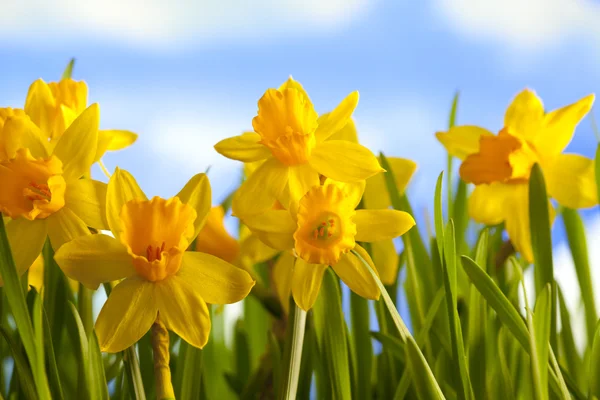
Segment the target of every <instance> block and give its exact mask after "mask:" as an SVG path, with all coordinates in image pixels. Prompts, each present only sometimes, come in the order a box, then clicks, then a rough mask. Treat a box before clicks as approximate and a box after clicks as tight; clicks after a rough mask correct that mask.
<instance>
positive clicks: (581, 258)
mask: <svg viewBox="0 0 600 400" xmlns="http://www.w3.org/2000/svg"><path fill="white" fill-rule="evenodd" d="M562 218H563V221H564V223H565V231H566V233H567V240H568V242H569V248H570V249H571V255H572V256H573V263H574V264H575V272H576V273H577V280H578V281H579V288H580V289H581V298H582V300H583V305H584V307H585V322H586V327H587V339H588V343H592V341H593V340H594V331H595V329H596V321H597V320H598V314H597V311H596V302H595V301H594V289H593V287H592V278H591V273H590V263H589V260H588V249H587V242H586V235H585V228H584V226H583V221H582V220H581V217H580V216H579V213H578V212H577V211H575V210H572V209H570V208H565V209H563V212H562ZM563 326H564V325H563Z"/></svg>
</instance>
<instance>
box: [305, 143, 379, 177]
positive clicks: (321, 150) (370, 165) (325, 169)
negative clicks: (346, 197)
mask: <svg viewBox="0 0 600 400" xmlns="http://www.w3.org/2000/svg"><path fill="white" fill-rule="evenodd" d="M309 163H310V165H311V166H312V167H313V168H314V169H315V170H317V172H319V173H320V174H321V175H324V176H326V177H328V178H331V179H334V180H336V181H340V182H356V181H361V180H365V179H367V178H370V177H371V176H373V175H375V174H377V173H379V172H383V171H384V169H383V168H381V165H379V161H377V158H376V157H375V156H374V155H373V153H371V151H370V150H369V149H367V148H366V147H363V146H361V145H360V144H357V143H352V142H348V141H346V140H328V141H326V142H323V143H319V144H317V146H316V147H315V148H314V150H313V152H312V154H311V157H310V159H309Z"/></svg>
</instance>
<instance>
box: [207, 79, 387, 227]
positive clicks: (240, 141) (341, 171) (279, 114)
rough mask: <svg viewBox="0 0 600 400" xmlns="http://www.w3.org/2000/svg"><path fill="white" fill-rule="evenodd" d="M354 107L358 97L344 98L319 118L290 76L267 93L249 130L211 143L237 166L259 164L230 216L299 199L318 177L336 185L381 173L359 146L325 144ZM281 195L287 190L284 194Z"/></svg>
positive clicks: (252, 212)
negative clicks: (250, 163)
mask: <svg viewBox="0 0 600 400" xmlns="http://www.w3.org/2000/svg"><path fill="white" fill-rule="evenodd" d="M357 103H358V93H357V92H353V93H351V94H350V95H348V97H346V98H345V99H344V100H343V101H342V102H341V103H340V104H339V105H338V106H337V108H336V109H335V110H334V111H332V112H331V113H329V114H327V115H326V116H325V117H323V116H321V117H319V116H318V115H317V113H316V112H315V110H314V107H313V105H312V103H311V101H310V98H309V97H308V95H307V94H306V92H305V91H304V89H303V88H302V86H301V85H300V84H299V83H298V82H296V81H294V80H293V79H292V78H290V79H289V80H288V81H287V82H285V83H284V84H283V85H282V86H281V87H280V88H279V89H269V90H267V92H266V93H265V94H264V95H263V97H262V98H261V99H260V100H259V101H258V115H257V116H256V117H254V119H253V120H252V126H253V128H254V132H252V133H249V132H247V133H245V134H243V135H241V136H236V137H232V138H229V139H225V140H223V141H221V142H219V143H217V144H216V145H215V149H216V150H217V151H218V152H219V153H221V154H222V155H224V156H226V157H228V158H231V159H234V160H239V161H243V162H253V161H260V160H265V161H264V162H263V163H262V164H261V165H260V166H259V167H258V168H257V169H256V171H255V172H254V173H252V174H251V175H250V177H249V178H248V180H246V182H244V183H243V184H242V186H241V187H240V189H239V190H238V191H237V193H236V195H235V196H234V198H233V203H232V208H233V212H234V214H235V215H237V216H240V217H241V218H244V217H245V216H250V215H255V214H259V213H261V212H263V211H266V210H268V209H270V208H271V207H272V206H273V203H274V202H275V200H280V201H281V203H282V204H283V205H284V206H286V207H287V206H288V204H286V200H283V199H289V198H292V197H299V196H300V195H302V194H304V193H306V191H307V190H308V189H309V188H310V187H312V186H315V185H318V184H319V174H321V175H324V176H327V177H329V178H332V179H336V180H338V181H342V182H357V181H361V180H364V179H366V178H368V177H370V176H373V175H375V174H377V173H379V172H381V171H383V169H382V168H381V166H380V165H379V162H378V161H377V159H376V158H375V156H374V155H373V154H372V153H371V152H370V151H369V150H368V149H366V148H365V147H363V146H361V145H359V144H357V143H353V142H350V141H347V140H327V139H328V138H329V137H330V136H331V135H332V134H334V133H336V132H337V131H339V130H340V129H341V128H343V127H344V126H345V125H346V124H347V122H348V120H349V119H350V116H351V115H352V113H353V111H354V109H355V108H356V105H357ZM284 192H287V194H285V193H284Z"/></svg>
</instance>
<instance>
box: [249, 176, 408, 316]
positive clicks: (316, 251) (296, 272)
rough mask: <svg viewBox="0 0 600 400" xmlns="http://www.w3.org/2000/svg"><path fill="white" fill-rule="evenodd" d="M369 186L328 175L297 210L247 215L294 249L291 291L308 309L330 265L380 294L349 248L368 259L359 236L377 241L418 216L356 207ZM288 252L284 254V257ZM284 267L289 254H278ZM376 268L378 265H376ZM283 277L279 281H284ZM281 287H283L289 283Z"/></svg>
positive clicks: (266, 235) (358, 288)
mask: <svg viewBox="0 0 600 400" xmlns="http://www.w3.org/2000/svg"><path fill="white" fill-rule="evenodd" d="M364 189H365V183H364V182H356V183H341V182H335V181H332V180H330V179H327V180H326V181H325V183H324V185H322V186H320V185H318V186H313V187H312V188H310V189H309V190H308V191H307V193H306V194H305V195H303V196H302V197H301V198H300V200H299V201H298V200H297V199H292V201H294V202H298V207H297V213H294V212H290V211H287V210H268V211H266V212H264V213H262V214H260V215H256V216H253V217H250V218H248V219H247V221H246V223H247V225H248V227H249V228H250V229H251V230H252V231H253V232H254V233H256V234H257V235H258V237H259V238H260V239H261V240H262V241H264V242H265V243H266V244H268V245H269V246H271V247H273V248H275V249H278V250H282V251H291V250H293V251H294V253H295V255H296V256H297V258H296V260H295V262H294V265H293V275H292V277H291V282H290V286H291V291H292V295H293V296H294V300H295V301H296V304H298V306H299V307H301V308H302V309H304V310H308V309H310V308H311V307H312V306H313V304H314V302H315V300H316V298H317V295H318V294H319V288H320V286H321V280H322V278H323V273H324V272H325V269H326V268H327V266H331V267H332V268H333V269H334V271H335V272H336V273H337V275H338V276H339V277H340V278H341V279H342V280H343V281H344V282H345V283H346V284H347V285H348V287H350V289H351V290H353V291H354V292H355V293H357V294H359V295H360V296H363V297H365V298H368V299H377V298H379V294H380V293H379V289H378V287H377V284H376V283H375V281H374V280H373V277H372V276H371V274H370V273H369V272H368V270H367V269H366V268H365V266H364V265H362V262H361V261H360V260H359V259H358V258H357V257H356V256H355V255H354V254H353V253H351V252H350V251H351V250H354V251H357V252H358V253H359V254H361V256H362V257H363V258H364V259H365V260H367V261H368V262H369V263H370V264H373V262H372V260H371V257H369V255H368V253H367V252H366V251H365V250H364V249H363V248H362V247H361V246H359V245H357V244H356V242H357V241H359V242H377V241H382V240H388V239H391V238H394V237H397V236H400V235H402V234H404V233H405V232H406V231H408V230H409V229H410V228H411V227H412V226H414V224H415V221H414V219H413V218H412V217H411V216H410V215H409V214H407V213H405V212H401V211H396V210H389V209H386V210H355V208H356V206H357V205H358V203H359V202H360V199H361V197H362V195H363V192H364ZM282 257H285V258H282ZM279 261H281V263H282V264H283V266H282V267H280V268H277V269H276V270H275V272H278V271H279V272H280V270H283V269H285V268H286V265H285V264H286V263H287V268H289V267H290V265H289V264H290V259H289V257H288V256H287V255H285V254H283V255H282V256H280V259H279V260H278V262H279ZM373 268H374V266H373ZM285 279H286V278H285V277H283V278H282V279H281V280H280V281H281V282H285ZM278 290H285V283H283V284H281V285H280V288H278Z"/></svg>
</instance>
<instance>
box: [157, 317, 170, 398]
mask: <svg viewBox="0 0 600 400" xmlns="http://www.w3.org/2000/svg"><path fill="white" fill-rule="evenodd" d="M152 351H153V353H154V376H155V380H156V398H157V399H159V400H167V399H175V392H174V391H173V384H172V383H171V368H170V367H169V358H170V350H169V332H168V331H167V328H166V327H165V324H163V323H162V322H161V321H160V319H159V318H156V322H154V325H152Z"/></svg>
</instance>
